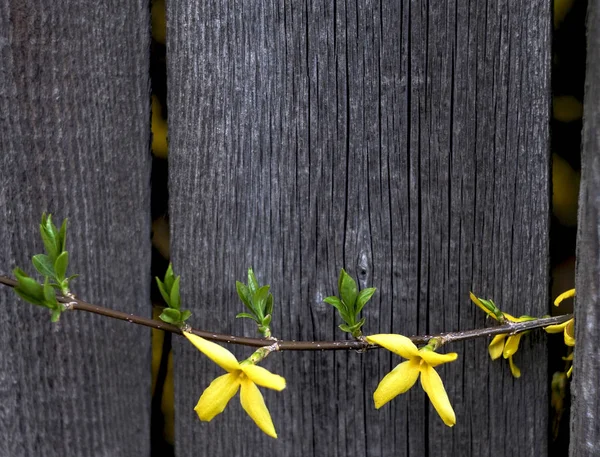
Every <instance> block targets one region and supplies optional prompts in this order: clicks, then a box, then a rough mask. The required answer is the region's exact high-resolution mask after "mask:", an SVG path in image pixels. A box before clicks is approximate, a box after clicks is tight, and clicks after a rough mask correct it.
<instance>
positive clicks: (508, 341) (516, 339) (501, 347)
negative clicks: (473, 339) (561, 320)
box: [470, 292, 534, 378]
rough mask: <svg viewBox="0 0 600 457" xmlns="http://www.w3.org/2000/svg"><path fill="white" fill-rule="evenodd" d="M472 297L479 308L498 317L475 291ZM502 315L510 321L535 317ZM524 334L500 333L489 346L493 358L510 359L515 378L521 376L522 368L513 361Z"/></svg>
mask: <svg viewBox="0 0 600 457" xmlns="http://www.w3.org/2000/svg"><path fill="white" fill-rule="evenodd" d="M470 297H471V301H472V302H473V303H475V304H476V305H477V306H478V307H479V308H481V309H482V310H483V311H485V312H486V313H487V314H488V315H489V316H491V317H492V318H494V319H497V317H496V315H495V314H494V313H492V312H491V311H490V310H489V309H488V308H487V307H486V306H485V305H484V304H483V303H481V300H480V299H479V298H478V297H477V296H476V295H475V294H473V292H471V293H470ZM501 315H502V316H504V318H505V319H506V320H508V321H510V322H525V321H530V320H532V319H534V318H533V317H531V316H521V317H514V316H511V315H510V314H508V313H501ZM524 334H525V333H517V334H516V335H508V333H501V334H500V335H496V336H495V337H494V338H493V339H492V342H491V343H490V345H489V346H488V352H489V354H490V358H491V359H492V360H496V359H498V358H499V357H500V356H503V357H504V358H505V359H508V364H509V366H510V372H511V373H512V375H513V376H514V377H515V378H519V377H521V370H519V367H517V366H516V365H515V363H514V361H513V355H514V354H515V352H517V350H518V349H519V343H520V341H521V337H522V336H523V335H524Z"/></svg>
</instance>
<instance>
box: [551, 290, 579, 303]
mask: <svg viewBox="0 0 600 457" xmlns="http://www.w3.org/2000/svg"><path fill="white" fill-rule="evenodd" d="M574 296H575V289H571V290H567V291H566V292H563V293H562V294H560V295H559V296H558V297H556V299H555V300H554V306H558V305H560V302H561V301H563V300H566V299H567V298H571V297H574Z"/></svg>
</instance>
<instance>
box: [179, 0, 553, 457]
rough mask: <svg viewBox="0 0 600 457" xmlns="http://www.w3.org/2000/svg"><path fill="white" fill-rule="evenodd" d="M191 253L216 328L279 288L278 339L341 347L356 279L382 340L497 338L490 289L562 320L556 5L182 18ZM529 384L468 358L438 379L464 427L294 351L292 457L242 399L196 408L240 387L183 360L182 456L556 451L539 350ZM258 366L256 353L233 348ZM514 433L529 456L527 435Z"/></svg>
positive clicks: (182, 246) (217, 9) (193, 285)
mask: <svg viewBox="0 0 600 457" xmlns="http://www.w3.org/2000/svg"><path fill="white" fill-rule="evenodd" d="M168 8H169V10H168V18H169V21H170V22H169V37H168V41H169V43H168V55H169V59H168V62H169V70H168V74H169V97H170V98H169V116H170V118H169V119H170V130H169V134H170V141H171V143H170V195H171V222H172V254H173V259H174V263H175V267H176V269H177V271H179V272H181V274H182V281H183V282H182V288H183V299H184V301H185V302H186V303H188V304H189V305H190V306H192V308H193V310H194V311H195V318H194V324H195V325H197V326H201V327H204V328H206V329H215V330H219V331H225V332H234V333H242V332H245V333H247V334H251V333H252V332H253V328H252V326H251V325H248V324H247V323H246V324H244V323H242V322H239V321H237V322H234V320H233V317H234V316H235V314H236V313H237V312H239V311H242V308H241V306H242V305H240V304H239V303H238V301H237V298H236V294H235V289H234V281H235V280H236V279H243V278H244V275H245V269H246V268H247V267H248V266H250V265H252V266H254V267H255V269H256V272H257V274H258V276H259V277H260V279H261V280H262V281H264V282H269V283H271V284H272V285H273V294H274V296H275V300H276V306H277V309H276V311H275V316H274V331H275V333H276V335H277V336H279V337H282V338H286V339H331V338H335V337H339V336H340V332H339V331H337V328H336V324H337V323H339V322H337V319H336V318H335V316H334V313H333V310H332V309H331V308H330V307H329V306H328V305H326V304H324V303H323V302H322V299H323V298H324V297H326V296H327V295H331V294H333V293H334V292H335V284H336V278H337V274H338V272H339V268H341V267H342V266H344V267H346V268H347V269H348V270H349V271H350V272H351V273H352V274H353V275H355V276H357V277H358V278H359V280H360V284H361V286H362V287H365V286H371V285H374V286H376V287H378V288H379V292H378V293H377V294H376V296H375V298H374V300H373V302H372V303H371V305H370V307H369V308H368V309H367V310H366V315H367V317H368V323H367V327H366V331H367V332H370V333H378V332H397V333H403V334H414V333H418V332H427V331H431V332H435V331H441V330H452V329H459V328H471V327H473V326H476V325H482V324H483V320H484V319H483V317H482V316H481V314H480V313H477V312H476V310H475V309H474V307H473V306H472V305H471V304H470V302H469V300H468V292H469V290H470V289H474V290H476V291H477V292H478V293H480V294H481V295H483V296H489V297H492V298H494V299H495V300H496V301H497V302H498V304H500V305H501V306H502V307H503V308H504V309H505V310H506V311H507V312H511V313H516V314H520V313H528V314H538V315H539V314H543V313H545V312H546V311H547V300H548V295H547V284H548V221H549V216H548V212H549V174H548V170H549V151H548V149H549V147H548V145H549V141H548V140H549V132H548V115H549V113H548V108H549V90H550V87H549V63H550V11H549V8H548V7H547V4H546V2H543V1H534V2H516V1H511V2H492V3H488V4H485V3H484V2H470V3H468V4H467V3H465V2H453V1H448V2H431V3H429V4H428V3H426V2H395V1H383V2H374V1H368V2H336V1H330V2H256V3H248V2H236V1H230V2H221V3H215V2H207V1H196V0H194V1H188V0H176V1H172V2H169V3H168ZM530 341H531V340H530V339H529V338H528V339H526V340H525V344H524V345H523V346H524V348H523V349H522V351H520V352H519V353H518V355H517V357H516V362H517V364H520V365H521V368H522V370H523V378H522V379H520V380H513V378H512V377H511V375H510V373H509V370H508V366H507V364H506V363H501V362H497V363H491V362H490V361H489V360H488V356H487V350H486V342H485V341H477V342H470V343H467V344H464V345H456V346H453V347H452V348H449V350H457V351H458V352H459V353H460V361H459V362H456V363H454V364H450V365H448V366H446V367H441V369H440V373H441V376H442V378H443V379H444V380H445V382H446V386H447V389H448V392H449V396H450V399H451V400H452V402H453V404H454V406H455V409H456V413H457V417H458V423H457V425H456V426H455V427H454V428H453V429H448V428H446V427H445V426H444V425H443V423H442V422H441V421H440V419H439V418H438V417H437V415H436V414H435V412H434V411H433V409H432V408H431V406H430V405H429V403H428V401H427V399H426V397H425V395H424V393H423V392H422V391H421V390H420V388H419V387H418V386H416V387H415V388H414V389H413V390H412V391H411V392H410V393H409V394H407V395H405V396H403V397H400V398H398V399H396V400H395V401H394V402H392V404H390V405H388V406H385V407H384V408H383V409H382V410H380V411H376V410H374V408H373V406H372V399H371V396H372V392H373V390H374V389H375V387H376V386H377V383H378V381H379V380H380V379H381V377H383V375H384V374H385V373H386V372H387V371H389V370H390V369H391V368H392V367H393V366H395V364H396V363H398V362H399V359H398V358H396V357H392V356H390V355H389V354H388V353H385V352H383V351H381V352H377V353H369V354H367V355H361V354H356V353H336V354H291V353H290V354H277V355H275V356H273V357H271V358H270V359H269V360H268V361H267V362H266V364H265V366H267V367H268V368H271V369H273V370H274V371H275V372H277V373H280V374H282V375H284V376H286V377H287V379H288V383H289V384H288V388H287V389H286V391H284V392H282V393H276V394H275V393H272V392H270V391H268V392H266V393H265V397H266V401H267V404H268V406H269V408H270V410H271V413H272V415H273V418H274V421H275V424H276V426H277V429H278V432H279V438H280V439H279V440H278V441H273V440H271V439H270V438H267V437H266V436H263V435H262V434H261V432H259V431H258V429H256V428H255V427H254V425H253V423H252V422H251V420H250V419H249V418H248V417H247V416H246V415H245V414H244V413H243V411H242V409H241V408H240V406H239V404H238V403H239V402H238V400H237V399H234V400H233V401H232V402H231V403H230V405H229V406H228V407H227V410H226V411H225V413H224V414H223V415H222V416H219V417H217V418H216V419H215V420H214V421H213V422H211V423H209V424H206V423H201V422H200V421H198V419H197V418H196V417H195V413H194V411H193V407H194V405H195V403H196V401H197V399H198V397H199V395H200V394H201V392H202V390H203V389H204V388H205V387H206V386H207V385H208V383H209V382H210V380H211V379H212V378H214V377H216V376H217V375H218V374H220V373H221V371H220V370H219V369H218V368H217V367H215V366H214V364H212V363H210V362H207V361H206V359H205V358H204V357H203V356H202V355H201V354H199V353H197V351H196V350H195V349H193V348H192V347H191V346H190V345H189V344H187V342H185V341H181V340H178V341H176V342H175V351H176V357H175V363H176V370H175V372H176V376H177V380H176V411H177V413H178V414H177V418H176V435H177V437H176V452H177V454H178V455H179V456H186V455H197V454H198V453H205V454H206V455H215V456H219V455H243V454H250V455H255V454H256V455H258V453H263V452H264V449H269V453H270V454H273V455H281V456H288V455H289V456H291V455H315V456H316V455H319V456H321V455H327V456H338V455H339V456H347V455H350V456H354V455H357V456H358V455H360V456H363V455H373V456H387V455H394V456H423V455H432V456H433V455H435V456H438V455H464V456H469V455H473V456H475V455H476V456H490V455H494V456H501V455H506V456H511V455H519V454H521V453H522V450H523V449H527V452H528V453H529V452H531V454H532V455H543V454H544V453H545V452H546V446H547V445H546V433H547V424H548V418H547V385H548V382H547V373H546V370H547V367H546V363H545V355H546V350H545V344H544V340H543V339H539V338H533V343H531V342H530ZM235 352H236V354H237V355H238V356H239V357H244V356H247V355H249V354H250V350H247V349H246V350H244V349H243V348H236V349H235ZM508 436H510V437H511V438H510V439H507V437H508Z"/></svg>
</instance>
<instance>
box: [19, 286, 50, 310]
mask: <svg viewBox="0 0 600 457" xmlns="http://www.w3.org/2000/svg"><path fill="white" fill-rule="evenodd" d="M14 290H15V293H16V294H17V295H18V296H19V297H21V298H22V299H23V300H25V301H26V302H29V303H31V304H33V305H38V306H43V307H45V308H47V306H46V304H45V303H44V300H43V299H40V298H39V297H37V296H35V295H29V294H28V293H26V292H24V291H23V290H22V289H17V288H16V287H15V289H14Z"/></svg>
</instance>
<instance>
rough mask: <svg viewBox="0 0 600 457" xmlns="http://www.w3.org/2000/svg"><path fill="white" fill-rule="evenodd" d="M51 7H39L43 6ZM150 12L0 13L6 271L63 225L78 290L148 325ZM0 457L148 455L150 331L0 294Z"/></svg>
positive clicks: (74, 6) (64, 9) (17, 4)
mask: <svg viewBox="0 0 600 457" xmlns="http://www.w3.org/2000/svg"><path fill="white" fill-rule="evenodd" d="M44 3H45V4H44ZM148 23H149V18H148V5H147V2H143V1H136V2H96V3H90V2H85V1H76V0H72V1H65V2H41V3H40V2H32V1H21V0H19V1H12V0H2V1H0V60H1V61H2V65H1V66H0V113H1V114H0V131H1V132H2V133H1V134H0V239H1V240H2V249H1V250H0V272H1V273H2V274H8V275H10V274H11V273H12V269H13V268H14V267H15V266H19V267H21V268H24V269H25V270H27V271H28V272H29V273H30V274H33V273H34V270H33V267H32V265H31V261H30V259H31V256H32V255H34V254H37V253H40V252H41V251H42V250H43V245H42V242H41V240H40V238H39V234H38V233H39V232H38V225H39V221H40V218H41V215H42V212H43V211H49V212H51V213H53V214H54V215H55V219H57V220H58V221H59V222H60V221H61V220H62V218H64V217H67V218H69V231H68V236H67V249H68V250H69V253H70V258H71V265H70V268H71V271H72V272H76V273H79V274H81V277H79V278H77V279H76V280H75V281H74V282H73V291H74V292H75V293H76V294H77V295H78V296H80V297H82V298H84V299H86V300H89V301H91V302H94V303H101V304H105V305H107V306H111V307H115V308H118V309H120V310H122V311H130V312H132V313H137V314H143V315H150V312H151V308H150V302H149V280H150V238H149V237H150V228H149V227H150V216H149V211H150V203H149V195H150V193H149V181H150V178H149V177H150V154H149V119H150V117H149V116H150V114H149V93H148V92H149V84H148V67H149V56H148V52H149V51H148V50H149V31H148ZM0 309H2V313H0V326H1V328H2V332H0V405H1V407H0V455H2V456H11V457H12V456H15V457H16V456H45V457H53V456H57V457H58V456H60V457H63V456H67V455H69V456H106V457H115V456H133V455H149V444H150V436H149V432H150V357H149V356H150V352H149V351H150V348H149V346H150V331H149V330H148V329H145V328H142V327H135V326H129V325H127V323H121V322H111V321H108V320H107V319H103V318H101V317H99V316H96V317H94V316H90V315H86V314H84V313H72V314H70V313H67V314H64V315H63V316H62V318H61V320H60V322H59V323H58V324H51V323H50V319H49V317H50V316H49V314H48V313H47V311H46V310H43V309H40V308H37V307H34V306H33V305H29V304H26V303H24V302H22V301H21V300H20V299H17V297H16V295H15V294H14V293H13V291H12V290H10V289H8V288H2V289H0Z"/></svg>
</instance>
